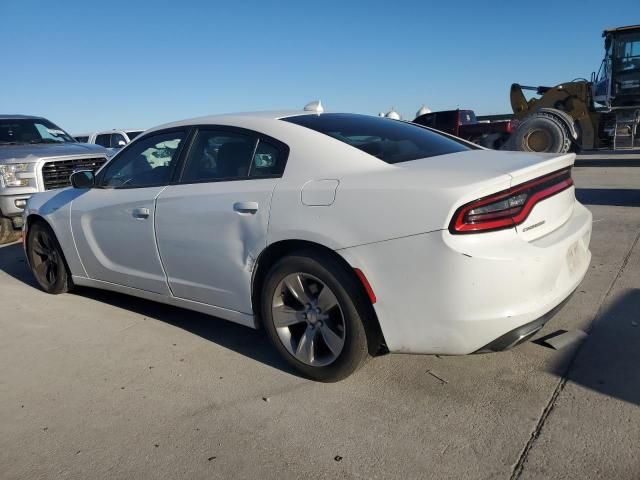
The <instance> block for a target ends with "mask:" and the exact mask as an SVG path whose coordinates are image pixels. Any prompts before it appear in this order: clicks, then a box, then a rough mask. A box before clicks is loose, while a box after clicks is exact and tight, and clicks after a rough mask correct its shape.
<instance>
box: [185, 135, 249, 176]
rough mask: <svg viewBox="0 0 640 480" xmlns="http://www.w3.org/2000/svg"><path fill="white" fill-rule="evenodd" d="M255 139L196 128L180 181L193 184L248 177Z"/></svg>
mask: <svg viewBox="0 0 640 480" xmlns="http://www.w3.org/2000/svg"><path fill="white" fill-rule="evenodd" d="M256 142H257V138H256V137H255V136H253V135H245V134H241V133H236V132H227V131H213V130H199V131H198V133H197V134H196V138H195V139H194V141H193V144H192V146H191V148H190V150H189V155H188V156H187V160H186V163H185V167H184V170H183V172H182V178H181V179H180V181H181V182H182V183H195V182H207V181H209V182H210V181H216V180H238V179H243V178H248V176H249V168H250V166H251V163H252V162H251V160H252V158H253V154H254V152H255V149H256Z"/></svg>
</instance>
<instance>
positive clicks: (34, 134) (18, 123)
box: [0, 118, 75, 145]
mask: <svg viewBox="0 0 640 480" xmlns="http://www.w3.org/2000/svg"><path fill="white" fill-rule="evenodd" d="M65 142H74V143H75V139H74V138H73V137H71V135H69V134H68V133H67V132H65V131H64V130H62V129H61V128H60V127H58V126H56V125H54V124H53V123H51V122H50V121H49V120H45V119H44V118H11V119H0V145H18V144H21V145H22V144H29V143H65Z"/></svg>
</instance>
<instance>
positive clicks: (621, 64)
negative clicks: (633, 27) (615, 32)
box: [614, 32, 640, 73]
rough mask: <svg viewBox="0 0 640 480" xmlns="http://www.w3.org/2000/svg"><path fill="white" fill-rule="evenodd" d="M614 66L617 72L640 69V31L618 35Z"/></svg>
mask: <svg viewBox="0 0 640 480" xmlns="http://www.w3.org/2000/svg"><path fill="white" fill-rule="evenodd" d="M614 66H615V70H616V72H617V73H629V72H634V71H638V70H640V32H633V33H627V34H620V35H619V36H618V38H617V39H616V45H615V49H614Z"/></svg>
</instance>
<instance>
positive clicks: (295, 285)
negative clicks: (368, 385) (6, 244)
mask: <svg viewBox="0 0 640 480" xmlns="http://www.w3.org/2000/svg"><path fill="white" fill-rule="evenodd" d="M350 273H351V272H349V271H348V269H346V268H345V267H344V266H343V265H341V264H340V263H339V262H338V261H337V260H336V259H335V258H333V257H331V256H330V255H327V254H323V253H318V252H314V251H301V252H297V253H295V254H292V255H289V256H286V257H284V258H282V259H281V260H280V261H278V262H277V263H276V264H275V265H274V266H273V268H272V269H271V270H270V272H269V273H268V274H267V278H266V280H265V283H264V287H263V290H262V302H261V303H262V319H263V321H264V326H265V329H266V331H267V333H268V335H269V337H270V339H271V342H272V343H273V345H274V346H275V348H276V349H277V350H278V351H279V352H280V354H281V355H282V356H283V357H284V358H285V359H286V360H287V361H288V362H289V363H290V364H291V365H292V366H293V367H294V368H296V369H297V370H298V371H299V372H301V373H302V374H303V375H305V376H307V377H309V378H312V379H314V380H319V381H323V382H335V381H338V380H341V379H343V378H345V377H347V376H349V375H350V374H351V373H353V372H354V371H355V370H357V369H358V368H359V367H360V366H361V365H362V364H363V362H364V361H365V360H366V358H367V357H368V349H367V336H366V331H365V328H364V324H363V321H362V317H361V312H365V311H366V309H365V308H364V304H363V302H364V300H363V298H362V293H361V289H359V288H358V284H357V279H356V278H354V277H355V275H351V274H350Z"/></svg>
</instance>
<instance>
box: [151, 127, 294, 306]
mask: <svg viewBox="0 0 640 480" xmlns="http://www.w3.org/2000/svg"><path fill="white" fill-rule="evenodd" d="M287 151H288V150H287V149H286V147H284V146H283V145H280V144H279V143H278V142H276V141H275V140H270V141H269V140H265V139H260V140H259V137H258V135H257V134H256V135H254V134H251V133H248V132H238V131H229V130H206V129H201V130H200V131H198V133H197V134H196V136H195V138H194V141H193V143H192V146H191V148H190V150H189V154H188V155H187V157H186V160H185V164H184V170H183V172H182V176H181V179H180V183H179V184H177V185H171V186H169V187H167V189H166V190H164V191H163V192H162V193H161V194H160V196H159V197H158V201H157V211H156V233H157V240H158V248H159V251H160V254H161V257H162V261H163V264H164V267H165V270H166V272H167V277H168V281H169V285H170V287H171V290H172V292H173V294H174V295H175V296H177V297H180V298H185V299H189V300H193V301H197V302H201V303H206V304H209V305H214V306H217V307H221V308H225V309H228V310H234V311H238V312H243V313H252V310H251V292H250V286H251V272H252V267H253V264H254V262H255V260H256V257H257V255H258V254H259V253H260V252H261V251H262V250H263V249H264V247H265V245H266V238H267V227H268V222H269V209H270V205H271V197H272V194H273V190H274V188H275V186H276V183H277V182H278V179H279V177H280V176H281V174H282V171H283V169H284V163H285V162H286V156H287Z"/></svg>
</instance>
